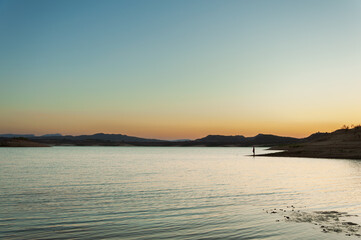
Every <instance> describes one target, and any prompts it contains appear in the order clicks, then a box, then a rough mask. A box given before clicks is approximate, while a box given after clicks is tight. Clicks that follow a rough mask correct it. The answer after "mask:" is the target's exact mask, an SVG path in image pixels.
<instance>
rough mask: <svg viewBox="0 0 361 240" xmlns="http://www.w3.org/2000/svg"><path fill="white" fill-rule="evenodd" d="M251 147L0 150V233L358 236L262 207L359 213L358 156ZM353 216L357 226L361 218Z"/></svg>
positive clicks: (28, 236) (143, 236) (360, 169)
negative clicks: (294, 154) (307, 155)
mask: <svg viewBox="0 0 361 240" xmlns="http://www.w3.org/2000/svg"><path fill="white" fill-rule="evenodd" d="M261 151H264V150H263V149H257V153H261ZM251 153H252V149H251V148H180V147H179V148H162V147H153V148H151V147H148V148H147V147H144V148H142V147H55V148H21V149H19V148H17V149H15V148H1V149H0V238H5V239H45V238H47V239H49V238H52V239H54V238H78V239H89V238H93V239H94V238H100V239H105V238H118V239H119V238H123V239H202V238H207V239H300V238H301V239H343V238H345V239H352V238H355V239H359V238H358V237H357V236H345V234H338V233H334V232H333V233H323V232H322V231H320V226H316V225H313V224H307V223H303V222H301V223H297V222H295V221H282V222H277V221H276V220H277V217H278V218H279V216H275V214H266V213H265V212H264V211H263V210H262V209H271V208H277V209H279V208H282V207H284V206H289V205H294V206H302V207H303V210H302V211H303V212H308V213H310V212H315V211H339V212H348V213H349V214H351V215H361V203H360V202H359V200H360V199H361V191H360V189H361V162H359V161H355V160H333V159H304V158H276V157H271V158H267V157H255V158H254V157H250V156H247V155H249V154H251ZM352 222H356V223H359V224H360V223H361V222H360V217H353V219H352Z"/></svg>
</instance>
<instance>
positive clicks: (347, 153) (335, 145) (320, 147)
mask: <svg viewBox="0 0 361 240" xmlns="http://www.w3.org/2000/svg"><path fill="white" fill-rule="evenodd" d="M272 149H275V150H285V151H283V152H277V153H272V154H267V155H268V156H285V157H316V158H345V159H361V127H355V128H352V129H338V130H336V131H334V132H332V133H315V134H312V135H311V136H310V137H308V138H306V141H304V142H301V143H298V144H292V145H288V146H283V147H276V148H272Z"/></svg>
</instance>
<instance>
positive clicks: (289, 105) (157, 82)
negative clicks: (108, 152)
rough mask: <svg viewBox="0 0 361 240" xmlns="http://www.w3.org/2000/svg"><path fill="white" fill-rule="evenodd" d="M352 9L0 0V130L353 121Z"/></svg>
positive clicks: (355, 51)
mask: <svg viewBox="0 0 361 240" xmlns="http://www.w3.org/2000/svg"><path fill="white" fill-rule="evenodd" d="M360 106H361V1H358V0H354V1H353V0H342V1H340V0H337V1H332V0H324V1H321V0H311V1H307V0H305V1H272V0H263V1H262V0H257V1H253V0H252V1H251V0H250V1H230V0H224V1H221V0H218V1H212V0H207V1H206V0H203V1H202V0H199V1H191V0H188V1H187V0H184V1H181V0H179V1H168V0H163V1H153V0H152V1H150V0H136V1H133V0H129V1H108V0H107V1H80V0H75V1H73V0H71V1H70V0H69V1H66V0H65V1H64V0H61V1H36V0H32V1H29V0H25V1H18V0H9V1H4V0H0V134H1V133H34V134H47V133H61V134H73V135H79V134H93V133H97V132H104V133H121V134H127V135H133V136H139V137H152V138H161V139H179V138H190V139H194V138H199V137H203V136H205V135H208V134H225V135H238V134H239V135H245V136H252V135H256V134H258V133H271V134H277V135H286V136H295V137H303V136H307V135H309V134H311V133H313V132H316V131H333V130H335V129H337V128H340V127H341V126H342V125H343V124H349V125H351V124H359V123H361V111H360V109H361V108H360Z"/></svg>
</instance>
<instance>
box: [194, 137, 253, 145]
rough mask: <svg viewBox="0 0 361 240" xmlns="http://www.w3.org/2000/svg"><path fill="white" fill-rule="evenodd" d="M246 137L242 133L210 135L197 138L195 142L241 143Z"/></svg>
mask: <svg viewBox="0 0 361 240" xmlns="http://www.w3.org/2000/svg"><path fill="white" fill-rule="evenodd" d="M245 139H246V138H245V137H244V136H241V135H236V136H224V135H208V136H206V137H204V138H200V139H196V140H194V141H195V142H201V143H224V144H230V143H241V142H243V141H244V140H245Z"/></svg>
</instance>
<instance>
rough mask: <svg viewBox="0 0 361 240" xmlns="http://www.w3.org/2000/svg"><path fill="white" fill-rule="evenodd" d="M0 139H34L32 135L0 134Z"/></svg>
mask: <svg viewBox="0 0 361 240" xmlns="http://www.w3.org/2000/svg"><path fill="white" fill-rule="evenodd" d="M0 137H1V138H19V137H23V138H33V137H35V135H34V134H0Z"/></svg>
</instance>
